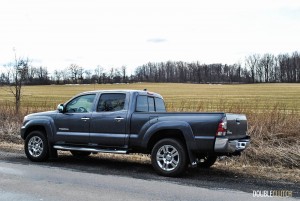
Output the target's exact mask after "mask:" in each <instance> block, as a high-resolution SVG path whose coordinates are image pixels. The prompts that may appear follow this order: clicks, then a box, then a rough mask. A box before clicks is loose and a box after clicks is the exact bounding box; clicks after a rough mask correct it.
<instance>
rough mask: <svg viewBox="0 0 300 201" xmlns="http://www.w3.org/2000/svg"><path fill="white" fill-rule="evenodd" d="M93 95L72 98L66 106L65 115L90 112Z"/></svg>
mask: <svg viewBox="0 0 300 201" xmlns="http://www.w3.org/2000/svg"><path fill="white" fill-rule="evenodd" d="M95 96H96V95H95V94H88V95H83V96H79V97H77V98H74V99H73V100H71V102H69V103H68V104H67V106H66V112H67V113H87V112H91V111H92V108H93V103H94V99H95Z"/></svg>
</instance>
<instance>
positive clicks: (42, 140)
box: [24, 131, 49, 162]
mask: <svg viewBox="0 0 300 201" xmlns="http://www.w3.org/2000/svg"><path fill="white" fill-rule="evenodd" d="M24 149H25V154H26V156H27V158H28V159H29V160H31V161H35V162H41V161H45V160H47V159H48V158H49V150H48V140H47V138H46V135H45V133H43V132H42V131H32V132H31V133H29V135H28V136H27V137H26V139H25V146H24Z"/></svg>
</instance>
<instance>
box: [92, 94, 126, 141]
mask: <svg viewBox="0 0 300 201" xmlns="http://www.w3.org/2000/svg"><path fill="white" fill-rule="evenodd" d="M128 98H129V95H127V94H126V93H103V94H101V95H100V98H99V101H98V103H97V109H96V111H95V112H93V114H92V120H91V126H90V143H91V144H94V145H99V146H114V147H116V146H117V147H123V146H124V145H125V138H126V136H127V134H126V124H127V120H126V119H127V114H128V104H127V103H128Z"/></svg>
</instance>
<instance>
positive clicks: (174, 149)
mask: <svg viewBox="0 0 300 201" xmlns="http://www.w3.org/2000/svg"><path fill="white" fill-rule="evenodd" d="M151 163H152V166H153V168H154V169H155V170H156V171H157V172H158V173H159V174H160V175H163V176H178V175H180V174H182V173H183V172H184V171H185V169H186V167H187V153H186V149H185V146H184V145H183V144H182V142H180V141H178V140H175V139H170V138H166V139H162V140H160V141H159V142H157V143H156V144H155V145H154V147H153V149H152V153H151Z"/></svg>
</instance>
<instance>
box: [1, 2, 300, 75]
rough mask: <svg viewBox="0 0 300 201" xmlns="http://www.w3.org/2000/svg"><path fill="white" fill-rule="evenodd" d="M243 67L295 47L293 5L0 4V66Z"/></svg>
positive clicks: (299, 20)
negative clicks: (25, 60) (26, 62)
mask: <svg viewBox="0 0 300 201" xmlns="http://www.w3.org/2000/svg"><path fill="white" fill-rule="evenodd" d="M13 48H15V50H16V53H17V55H18V56H22V57H29V58H30V59H32V60H33V62H32V64H33V65H37V66H39V65H42V66H46V67H48V69H50V70H54V69H62V68H65V67H67V66H69V65H70V64H71V63H76V64H78V65H81V66H83V67H84V68H90V69H93V68H95V67H96V66H97V65H101V66H103V67H104V68H107V69H108V68H111V67H121V66H122V65H126V66H127V67H128V68H129V69H133V68H134V67H136V66H138V65H142V64H144V63H147V62H149V61H152V62H159V61H167V60H183V61H188V62H190V61H200V62H201V63H217V62H222V63H228V64H231V63H235V62H243V61H244V58H245V56H247V55H249V54H252V53H261V54H262V53H266V52H268V53H274V54H278V53H291V52H293V51H296V50H297V51H298V50H299V48H300V1H299V0H226V1H225V0H205V1H201V0H1V2H0V53H1V54H0V64H5V63H7V62H9V61H11V60H12V59H13V58H14V52H13Z"/></svg>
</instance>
